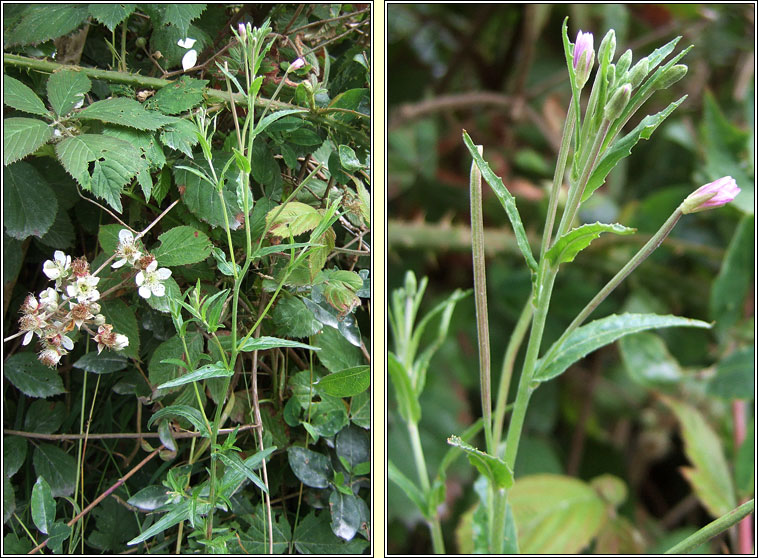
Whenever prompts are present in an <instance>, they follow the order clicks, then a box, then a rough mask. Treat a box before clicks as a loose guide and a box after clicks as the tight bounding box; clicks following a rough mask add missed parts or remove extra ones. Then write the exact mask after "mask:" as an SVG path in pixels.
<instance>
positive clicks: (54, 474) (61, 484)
mask: <svg viewBox="0 0 758 558" xmlns="http://www.w3.org/2000/svg"><path fill="white" fill-rule="evenodd" d="M32 463H33V464H34V472H35V473H36V474H37V476H38V477H45V480H46V481H47V482H48V484H49V485H50V490H51V492H52V495H53V497H54V498H57V497H59V496H70V495H71V494H73V492H74V484H75V482H76V460H75V459H74V458H73V457H72V456H71V455H69V454H67V453H66V452H65V451H63V450H62V449H60V448H58V447H56V446H53V445H51V444H39V445H38V446H37V448H36V449H35V450H34V455H33V456H32Z"/></svg>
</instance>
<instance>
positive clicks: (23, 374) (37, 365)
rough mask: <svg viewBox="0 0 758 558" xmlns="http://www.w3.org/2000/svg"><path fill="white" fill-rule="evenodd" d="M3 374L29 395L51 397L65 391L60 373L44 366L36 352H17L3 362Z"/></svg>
mask: <svg viewBox="0 0 758 558" xmlns="http://www.w3.org/2000/svg"><path fill="white" fill-rule="evenodd" d="M3 374H4V375H5V377H6V379H7V380H8V381H9V382H10V383H11V384H13V385H14V386H15V387H16V388H17V389H18V390H19V391H21V392H22V393H24V394H25V395H27V396H29V397H45V398H46V397H50V396H51V395H58V394H59V393H65V392H66V390H65V389H64V388H63V381H62V380H61V376H60V374H58V373H57V372H56V371H55V370H51V369H50V368H48V367H47V366H44V365H43V364H42V363H41V362H40V361H39V360H37V356H36V355H35V354H34V353H16V354H15V355H11V356H10V357H9V358H8V360H6V361H5V362H4V363H3Z"/></svg>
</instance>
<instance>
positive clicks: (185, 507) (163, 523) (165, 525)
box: [126, 500, 210, 546]
mask: <svg viewBox="0 0 758 558" xmlns="http://www.w3.org/2000/svg"><path fill="white" fill-rule="evenodd" d="M207 508H210V505H208V504H201V505H199V506H198V509H197V510H196V511H198V512H200V511H201V510H205V512H206V513H207ZM191 515H192V513H191V511H190V500H183V501H182V502H180V503H179V504H176V505H175V506H174V507H173V509H171V511H169V512H168V513H167V514H166V515H164V516H163V517H161V518H160V519H159V520H158V521H156V522H155V523H153V525H151V526H150V527H148V528H147V529H146V530H145V531H143V532H142V533H141V534H140V535H139V536H138V537H135V538H133V539H132V540H130V541H129V542H127V543H126V544H127V545H129V546H132V545H135V544H139V543H141V542H143V541H146V540H147V539H149V538H150V537H153V536H155V535H157V534H158V533H162V532H163V531H166V530H167V529H170V528H171V527H173V526H174V525H177V524H178V523H181V522H182V521H185V520H187V519H189V518H190V516H191Z"/></svg>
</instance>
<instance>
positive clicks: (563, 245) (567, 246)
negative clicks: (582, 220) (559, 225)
mask: <svg viewBox="0 0 758 558" xmlns="http://www.w3.org/2000/svg"><path fill="white" fill-rule="evenodd" d="M636 231H637V229H632V228H629V227H625V226H623V225H619V224H618V223H614V224H612V225H607V224H604V223H587V224H585V225H582V226H580V227H577V228H575V229H571V230H570V231H569V232H567V233H566V234H564V235H563V236H562V237H561V238H559V239H558V240H557V241H556V242H555V244H553V246H552V247H551V248H550V249H549V250H548V251H547V254H546V256H547V258H548V259H549V260H550V263H552V264H553V265H554V266H556V265H559V264H562V263H565V262H573V261H574V258H575V257H576V255H577V254H578V253H579V252H581V251H582V250H584V249H585V248H586V247H587V246H589V245H590V243H591V242H592V241H593V240H595V239H596V238H597V237H599V236H600V235H601V234H602V233H604V232H611V233H613V234H620V235H627V234H634V233H635V232H636Z"/></svg>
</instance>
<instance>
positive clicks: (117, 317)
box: [100, 298, 140, 359]
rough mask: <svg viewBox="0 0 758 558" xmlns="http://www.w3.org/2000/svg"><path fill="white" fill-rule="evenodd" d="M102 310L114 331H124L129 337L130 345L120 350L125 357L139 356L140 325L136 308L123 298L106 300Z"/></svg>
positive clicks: (103, 302)
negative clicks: (135, 312)
mask: <svg viewBox="0 0 758 558" xmlns="http://www.w3.org/2000/svg"><path fill="white" fill-rule="evenodd" d="M100 311H101V312H102V313H103V315H104V316H105V321H106V322H107V323H109V324H111V325H112V326H113V332H114V333H122V334H124V335H126V336H127V337H128V338H129V345H127V346H126V347H125V348H124V349H123V350H121V351H119V352H118V353H117V354H120V355H122V356H124V357H131V358H135V359H136V358H139V347H140V337H139V326H138V325H137V317H136V316H135V315H134V309H133V308H132V307H131V306H128V305H127V304H126V303H125V302H124V301H123V300H121V299H118V298H117V299H113V300H105V301H102V302H101V303H100Z"/></svg>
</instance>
